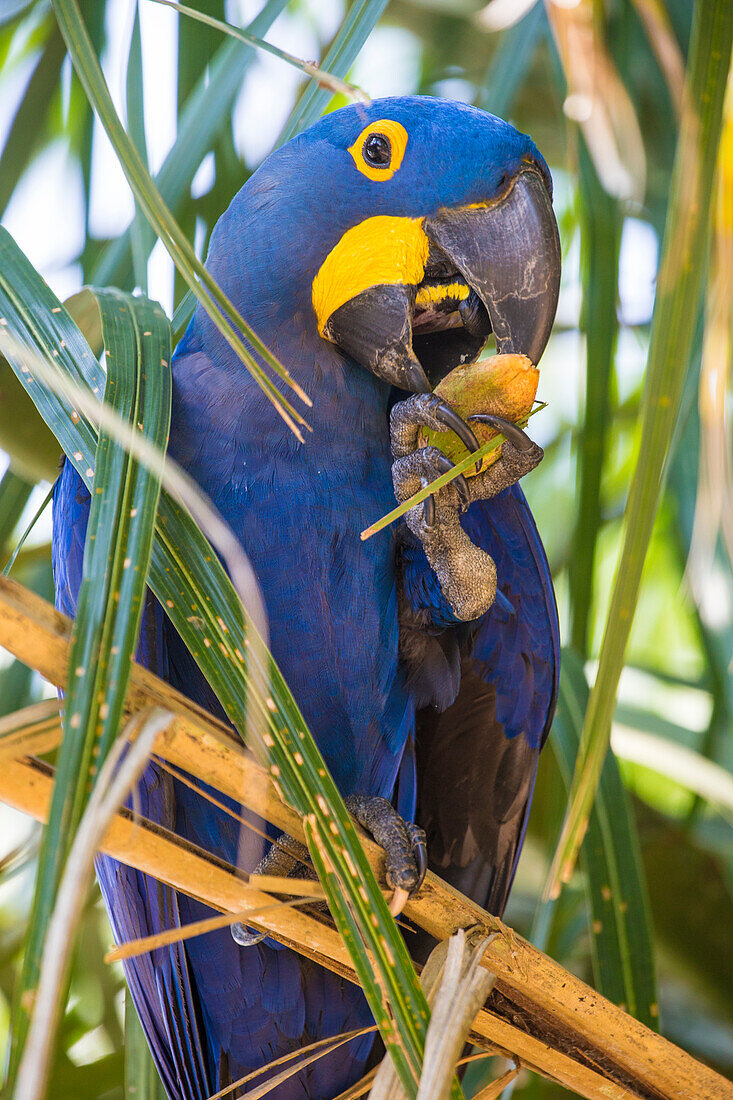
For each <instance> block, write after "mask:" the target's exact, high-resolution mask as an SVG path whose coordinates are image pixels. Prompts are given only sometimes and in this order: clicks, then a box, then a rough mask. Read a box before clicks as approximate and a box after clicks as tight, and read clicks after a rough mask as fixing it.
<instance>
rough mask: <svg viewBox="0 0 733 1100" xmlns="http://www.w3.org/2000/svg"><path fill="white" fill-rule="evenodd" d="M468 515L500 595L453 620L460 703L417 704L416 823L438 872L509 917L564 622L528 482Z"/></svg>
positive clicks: (550, 707)
mask: <svg viewBox="0 0 733 1100" xmlns="http://www.w3.org/2000/svg"><path fill="white" fill-rule="evenodd" d="M463 522H464V527H465V529H466V531H467V533H468V534H469V535H470V537H471V539H472V540H473V541H474V542H475V543H476V544H477V545H479V546H480V547H481V548H482V549H483V550H486V551H487V552H488V553H489V554H491V556H492V557H493V559H494V561H495V563H496V570H497V575H498V587H499V590H500V595H499V597H498V598H497V600H496V601H495V603H494V604H493V606H492V607H491V608H490V609H489V611H487V612H486V614H485V615H484V616H483V617H482V618H481V619H480V620H479V621H478V624H473V628H472V629H471V630H470V634H469V632H468V631H466V628H465V627H463V628H456V630H455V633H456V634H457V635H458V636H459V645H458V647H457V650H456V658H455V659H456V661H457V662H460V684H459V687H458V692H457V695H456V697H455V699H454V701H453V702H452V703H451V705H449V706H448V707H447V708H446V709H444V710H443V711H442V713H440V712H438V710H437V709H436V708H435V707H425V708H423V709H422V710H419V711H418V714H417V720H416V752H417V788H418V821H419V823H420V824H421V825H422V826H423V827H424V828H425V829H426V832H427V837H428V853H429V856H430V865H431V867H432V868H433V869H434V870H435V871H436V873H437V874H439V875H441V877H443V878H446V879H447V880H448V881H449V882H451V883H452V884H453V885H454V886H455V887H456V888H457V889H459V890H461V891H462V892H463V893H466V894H468V895H469V896H470V897H472V898H473V899H474V900H475V901H477V902H478V903H479V904H481V905H483V906H485V907H486V908H488V910H489V911H490V912H491V913H493V914H495V915H497V916H500V915H501V913H502V912H503V910H504V906H505V904H506V900H507V897H508V894H509V890H510V889H511V885H512V881H513V878H514V872H515V870H516V865H517V860H518V858H519V853H520V851H521V847H522V843H523V840H524V834H525V831H526V827H527V819H528V816H529V808H530V803H531V799H532V792H533V789H534V782H535V776H536V774H537V764H538V760H539V754H540V750H541V748H542V746H543V744H544V742H545V740H546V738H547V734H548V732H549V728H550V724H551V722H552V717H553V714H554V709H555V700H556V695H557V684H558V677H559V654H560V639H559V627H558V618H557V607H556V604H555V596H554V591H553V587H552V578H551V575H550V569H549V566H548V563H547V558H546V556H545V551H544V548H543V546H542V543H541V541H540V537H539V534H538V532H537V528H536V526H535V523H534V519H533V518H532V513H531V512H530V510H529V506H528V504H527V501H526V499H525V497H524V494H523V492H522V490H521V489H520V488H519V486H513V487H511V488H510V489H506V490H504V492H502V493H500V494H498V495H497V496H496V497H494V498H493V499H491V500H489V501H480V502H477V503H475V504H473V505H472V506H471V508H470V509H469V511H468V512H467V513H466V516H465V517H464V521H463ZM462 631H463V632H465V633H464V634H463V635H462ZM449 633H453V632H449ZM465 634H469V636H468V637H466V636H465ZM442 644H443V647H444V648H447V647H446V645H445V641H443V643H442Z"/></svg>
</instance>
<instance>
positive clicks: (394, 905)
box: [389, 886, 410, 917]
mask: <svg viewBox="0 0 733 1100" xmlns="http://www.w3.org/2000/svg"><path fill="white" fill-rule="evenodd" d="M409 897H410V895H409V894H408V892H407V890H403V889H402V887H401V886H396V887H395V891H394V893H393V894H392V900H391V901H390V903H389V911H390V913H391V914H392V916H393V917H399V915H400V913H401V912H402V910H403V909H404V908H405V906H406V905H407V901H408V899H409Z"/></svg>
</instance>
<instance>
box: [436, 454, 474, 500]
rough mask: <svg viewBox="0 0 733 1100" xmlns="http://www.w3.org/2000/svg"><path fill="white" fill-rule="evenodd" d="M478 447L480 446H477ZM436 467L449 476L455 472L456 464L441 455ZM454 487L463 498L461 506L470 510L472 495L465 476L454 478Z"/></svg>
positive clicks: (438, 457) (437, 459) (460, 475)
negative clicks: (449, 473) (451, 471)
mask: <svg viewBox="0 0 733 1100" xmlns="http://www.w3.org/2000/svg"><path fill="white" fill-rule="evenodd" d="M477 447H478V444H477ZM435 465H436V466H437V467H438V469H439V470H440V472H441V474H447V473H448V471H449V470H455V468H456V464H455V462H451V460H450V459H449V458H448V456H447V455H443V454H439V455H438V456H437V457H436V459H435ZM453 485H455V488H456V492H457V493H458V496H459V497H460V498H461V504H462V505H463V507H464V509H465V508H468V506H469V504H470V503H471V493H470V490H469V488H468V482H467V481H466V479H465V477H464V476H463V474H459V475H458V477H454V478H453Z"/></svg>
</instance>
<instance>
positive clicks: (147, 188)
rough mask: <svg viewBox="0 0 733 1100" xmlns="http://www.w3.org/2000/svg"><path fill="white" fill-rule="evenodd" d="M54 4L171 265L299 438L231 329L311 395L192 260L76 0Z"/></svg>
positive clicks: (295, 417)
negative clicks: (124, 119)
mask: <svg viewBox="0 0 733 1100" xmlns="http://www.w3.org/2000/svg"><path fill="white" fill-rule="evenodd" d="M53 6H54V11H55V13H56V18H57V20H58V23H59V27H60V28H61V33H62V34H63V36H64V40H65V42H66V47H67V49H68V51H69V53H70V55H71V58H72V61H73V63H74V68H75V70H76V72H77V74H78V76H79V79H80V80H81V82H82V84H83V86H84V90H85V92H86V94H87V97H88V99H89V102H90V103H91V104H92V106H93V107H94V109H95V111H96V113H97V115H98V117H99V120H100V122H101V123H102V126H103V127H104V129H105V130H106V132H107V135H108V137H109V139H110V141H111V143H112V146H113V148H114V150H115V152H116V154H117V156H118V158H119V161H120V164H121V166H122V169H123V171H124V173H125V176H126V178H127V181H128V183H129V184H130V187H131V189H132V191H133V194H134V195H135V198H136V200H137V201H138V203H139V204H140V207H141V209H142V210H143V212H144V213H145V216H146V218H147V219H148V221H149V222H150V225H151V226H152V227H153V229H154V230H155V231H156V233H157V234H158V236H159V237H160V239H161V240H162V242H163V244H164V245H165V247H166V249H167V250H168V252H169V253H170V255H171V258H172V259H173V261H174V262H175V264H176V267H177V268H178V270H179V271H180V272H181V274H182V275H183V277H184V278H185V279H186V282H187V283H188V285H189V287H190V288H191V290H192V291H193V292H194V294H195V295H196V297H197V299H198V301H199V302H200V304H201V305H202V306H203V307H204V309H205V310H206V312H207V313H208V315H209V317H210V318H211V320H212V321H213V323H214V325H215V326H216V327H217V328H218V329H219V331H220V332H221V334H222V336H224V338H225V339H226V340H227V342H228V343H229V345H230V346H231V348H232V349H233V350H234V351H235V352H236V354H237V355H238V356H239V358H240V359H241V360H242V363H243V364H244V365H245V367H246V368H247V370H248V371H249V372H250V374H251V375H252V377H253V378H254V379H255V381H256V382H257V384H258V385H259V386H260V387H261V389H262V391H263V392H264V393H265V395H266V396H267V398H268V399H269V400H270V401H271V402H272V403H273V405H274V406H275V408H276V409H277V411H278V412H279V413H280V415H281V416H282V417H283V419H284V420H285V422H286V423H287V424H288V425H289V427H290V428H291V429H292V431H293V432H294V434H295V435H296V436H297V437H298V438H299V439H302V436H301V434H300V431H299V429H298V424H303V425H304V424H305V420H304V419H303V417H302V416H301V415H300V413H298V412H296V410H295V409H294V408H293V407H292V405H291V404H290V403H289V401H287V400H286V398H284V397H283V395H282V394H281V393H280V392H279V390H278V389H277V387H276V386H275V384H274V383H273V382H272V380H271V379H270V378H269V377H268V375H267V374H266V373H265V371H264V370H263V369H262V367H261V366H260V364H259V362H258V361H257V359H256V358H255V356H254V355H253V354H252V352H251V351H249V349H248V348H247V346H246V345H245V343H244V341H243V340H242V338H241V337H240V336H239V334H238V332H237V331H236V330H237V329H239V330H240V331H241V332H242V333H243V335H244V337H245V338H246V340H247V341H249V343H250V344H251V346H252V348H253V350H254V352H255V353H256V355H259V356H260V357H261V358H262V359H263V361H264V362H265V363H266V364H267V366H268V367H269V368H270V369H271V370H272V371H273V372H274V373H275V374H276V375H277V376H279V377H280V378H281V379H283V380H284V381H285V382H286V383H287V384H288V385H289V386H290V387H291V388H292V389H293V391H294V392H295V393H296V394H297V396H298V397H300V398H301V400H303V401H305V403H306V404H310V399H309V398H308V397H307V395H306V394H305V393H304V392H303V390H302V389H301V388H300V386H299V385H298V383H297V382H296V381H295V380H294V379H293V378H292V377H291V376H290V374H289V372H288V371H287V370H286V369H285V367H283V366H282V364H281V363H280V362H279V361H278V359H277V358H276V357H275V356H274V355H273V354H272V352H271V351H270V350H269V349H268V348H267V346H266V345H265V344H264V343H263V342H262V340H260V338H259V337H258V336H257V334H256V333H255V332H254V331H253V330H252V329H251V328H250V327H249V325H248V324H247V322H246V321H245V320H244V318H243V317H242V316H241V315H240V313H239V311H238V310H237V309H236V308H235V307H234V306H233V305H232V303H231V301H230V300H229V298H228V297H227V296H226V294H224V292H223V291H222V290H221V288H220V287H219V285H218V284H217V283H216V281H215V280H214V279H213V278H212V276H211V275H210V274H209V272H208V271H207V270H206V269H205V268H204V266H203V264H202V263H201V262H200V260H198V259H197V257H196V253H195V252H194V250H193V247H192V246H191V244H190V242H189V241H188V239H187V238H186V236H185V234H183V233H182V231H181V229H180V226H179V225H178V224H177V222H176V221H175V219H174V218H173V216H172V214H171V212H170V210H169V209H168V207H167V206H166V205H165V203H164V202H163V199H162V197H161V195H160V192H159V191H158V190H157V188H156V186H155V184H154V183H153V181H152V179H151V178H150V174H149V172H148V171H147V169H146V168H145V165H144V164H143V161H142V160H141V158H140V154H139V153H138V151H137V150H136V148H135V146H134V144H133V143H132V142H131V141H130V139H129V137H128V136H127V134H126V133H125V130H124V127H123V126H122V123H121V122H120V119H119V117H118V115H117V111H116V110H115V106H114V103H113V102H112V97H111V95H110V92H109V88H108V87H107V82H106V81H105V79H104V75H103V73H102V69H101V66H100V64H99V60H98V58H97V55H96V54H95V52H94V49H93V46H92V42H91V39H90V38H89V35H88V33H87V29H86V26H85V23H84V20H83V18H82V15H81V11H80V9H79V5H78V3H77V0H53Z"/></svg>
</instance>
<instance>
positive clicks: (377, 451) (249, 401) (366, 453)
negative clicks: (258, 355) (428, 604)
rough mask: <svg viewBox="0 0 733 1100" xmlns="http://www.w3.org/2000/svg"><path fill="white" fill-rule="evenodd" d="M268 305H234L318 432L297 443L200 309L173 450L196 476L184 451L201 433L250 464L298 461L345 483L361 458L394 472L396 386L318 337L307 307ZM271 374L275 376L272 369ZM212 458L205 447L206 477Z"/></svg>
mask: <svg viewBox="0 0 733 1100" xmlns="http://www.w3.org/2000/svg"><path fill="white" fill-rule="evenodd" d="M230 294H231V290H230ZM261 300H262V299H260V301H261ZM264 300H265V301H266V303H267V306H266V308H265V309H261V310H252V309H251V308H247V304H246V303H245V302H238V301H236V299H235V304H236V305H237V306H238V308H239V309H240V311H241V313H242V315H243V316H244V317H245V318H247V320H248V322H249V323H250V324H251V326H252V328H253V329H254V330H255V331H256V333H257V335H258V336H259V337H260V338H261V339H262V340H263V341H264V342H265V343H266V344H267V346H268V347H269V348H270V350H271V351H272V352H273V353H274V354H275V355H276V356H277V357H278V359H279V360H280V362H281V363H282V364H283V366H285V367H286V368H287V370H288V371H289V373H290V374H291V376H292V377H293V378H294V379H295V380H296V381H297V382H298V384H299V385H300V386H301V387H302V388H303V390H304V391H305V392H306V393H307V394H308V396H309V397H310V399H311V400H312V402H313V407H312V408H308V407H307V406H306V405H305V404H304V403H303V402H302V401H301V400H300V399H299V398H298V397H297V396H296V395H295V393H294V392H293V391H292V390H291V389H290V387H289V386H288V385H287V384H286V383H283V382H282V381H281V380H280V379H277V378H276V379H275V382H276V385H277V388H278V390H279V391H280V393H281V394H283V396H284V397H285V398H286V400H288V401H289V403H290V404H291V405H292V406H293V407H294V408H295V409H297V411H298V412H299V413H300V414H301V415H302V416H303V418H304V419H305V420H306V422H307V423H308V425H309V427H310V429H312V430H311V431H309V430H308V429H304V428H301V432H302V435H303V438H304V442H303V443H301V442H299V441H298V439H297V438H296V436H295V434H294V433H293V432H292V430H291V428H290V427H289V426H288V424H287V423H286V422H285V420H284V419H283V418H282V417H281V416H280V414H279V413H278V411H277V410H276V408H275V407H274V405H273V404H272V402H271V401H270V400H269V399H268V397H267V396H266V395H265V394H264V392H263V391H262V389H261V388H260V386H259V384H258V383H257V382H256V381H255V379H254V378H253V377H252V376H251V375H250V374H249V372H248V371H247V369H246V368H245V366H244V364H243V363H242V362H241V361H240V360H239V359H238V357H237V356H236V354H235V353H234V352H233V351H232V349H231V348H230V346H229V345H228V344H227V343H226V341H225V340H224V338H223V337H222V336H221V335H220V333H219V332H218V330H217V329H215V327H214V326H213V324H212V323H211V321H210V320H209V318H208V316H206V315H205V314H203V311H202V310H201V309H200V308H199V310H197V313H196V314H195V316H194V318H193V320H192V323H191V325H190V326H189V329H188V331H187V332H186V335H185V336H184V338H183V340H182V341H181V343H180V344H179V346H178V348H177V349H176V353H175V356H174V361H173V377H174V410H173V425H172V431H171V453H172V454H173V455H174V457H177V458H178V460H179V461H181V462H182V464H183V465H184V466H186V467H187V468H189V469H191V472H193V469H192V465H193V464H194V463H192V458H193V456H192V455H189V454H188V453H187V452H188V451H189V450H190V449H191V447H192V446H193V445H195V446H196V449H197V450H198V444H195V441H196V440H198V441H199V443H200V440H201V436H202V433H205V434H206V435H210V436H211V438H216V440H217V448H216V449H217V450H219V451H220V452H221V454H222V455H223V456H224V455H226V456H229V458H230V459H231V457H233V456H234V455H241V456H242V458H245V456H246V459H247V463H248V464H249V462H250V461H252V460H253V459H254V458H255V456H257V457H258V458H262V459H269V460H270V461H271V462H272V461H274V462H276V463H277V464H278V465H279V466H282V464H283V463H287V462H288V461H290V460H294V461H297V464H298V465H305V466H307V467H313V468H314V470H315V473H316V474H317V475H318V476H319V477H323V476H327V477H328V478H338V477H339V475H340V474H341V475H343V477H345V478H348V477H349V476H350V475H349V471H350V470H353V464H354V461H355V460H358V456H359V454H361V455H362V456H363V459H364V460H365V461H374V460H376V462H377V464H378V465H380V467H381V466H382V465H384V467H385V470H387V471H388V463H389V423H388V402H389V396H390V387H389V386H388V385H387V384H386V383H384V382H382V381H381V380H380V379H378V378H376V377H375V376H374V375H372V374H370V373H369V372H368V371H367V370H365V369H364V368H363V367H361V366H360V365H359V364H357V363H355V362H353V361H351V360H349V359H346V358H345V357H344V356H343V355H342V354H341V353H340V352H339V351H338V350H337V349H336V347H335V346H334V345H333V344H330V343H329V342H328V341H326V340H323V339H321V337H319V336H318V334H317V331H316V323H315V317H314V314H313V310H312V307H311V306H310V302H309V301H308V302H307V303H305V302H303V301H302V300H301V301H297V300H291V301H290V302H282V301H281V302H280V303H275V302H273V299H272V298H269V300H268V299H264ZM276 307H277V308H276ZM268 374H269V376H270V377H274V376H273V375H272V373H271V372H270V371H269V370H268ZM199 453H200V452H199ZM212 461H213V454H212V452H211V451H208V454H207V463H208V470H209V472H210V473H211V472H212ZM235 465H239V463H238V462H235ZM228 469H229V470H230V471H231V469H232V467H231V466H229V467H228ZM227 476H228V477H231V472H229V473H228V475H227ZM390 484H391V483H390V482H389V479H388V485H390ZM390 491H391V489H390Z"/></svg>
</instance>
